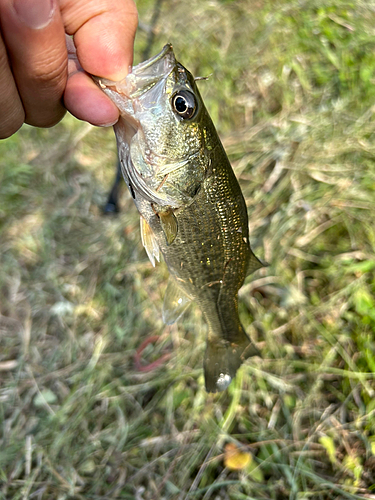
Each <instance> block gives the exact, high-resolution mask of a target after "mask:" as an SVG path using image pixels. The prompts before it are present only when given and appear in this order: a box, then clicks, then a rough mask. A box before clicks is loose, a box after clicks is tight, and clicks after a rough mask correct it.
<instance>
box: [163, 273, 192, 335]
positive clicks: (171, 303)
mask: <svg viewBox="0 0 375 500" xmlns="http://www.w3.org/2000/svg"><path fill="white" fill-rule="evenodd" d="M190 301H191V299H190V298H189V297H188V296H187V295H186V294H185V292H184V291H183V290H182V289H181V288H180V287H179V286H178V285H177V283H176V282H175V280H174V279H172V278H169V281H168V285H167V290H166V292H165V296H164V303H163V321H164V323H165V324H166V325H173V323H175V321H177V320H178V318H179V317H180V316H182V314H183V313H184V312H185V311H186V309H187V308H188V306H189V304H190Z"/></svg>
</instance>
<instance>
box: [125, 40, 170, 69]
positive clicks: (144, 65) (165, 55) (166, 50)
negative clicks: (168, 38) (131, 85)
mask: <svg viewBox="0 0 375 500" xmlns="http://www.w3.org/2000/svg"><path fill="white" fill-rule="evenodd" d="M164 59H165V61H164ZM161 62H162V63H163V64H165V63H172V65H174V64H175V63H176V59H175V56H174V53H173V47H172V44H171V43H167V44H166V45H164V47H163V48H162V50H161V52H159V54H156V56H154V57H151V59H147V61H143V62H141V63H140V64H137V66H134V67H133V69H132V71H131V73H132V74H134V73H136V74H140V73H143V72H145V71H146V70H148V69H150V68H151V67H152V66H154V68H153V71H155V70H156V69H159V66H161V64H160V63H161ZM160 69H162V68H160ZM163 73H164V71H159V72H158V74H159V76H160V74H163Z"/></svg>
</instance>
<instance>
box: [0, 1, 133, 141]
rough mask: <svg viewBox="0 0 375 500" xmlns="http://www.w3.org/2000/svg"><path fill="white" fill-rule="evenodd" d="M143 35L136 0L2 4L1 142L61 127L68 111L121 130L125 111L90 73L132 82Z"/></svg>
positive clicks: (0, 44) (0, 29)
mask: <svg viewBox="0 0 375 500" xmlns="http://www.w3.org/2000/svg"><path fill="white" fill-rule="evenodd" d="M136 28H137V11H136V7H135V4H134V2H133V0H116V1H113V0H0V34H1V38H0V139H4V138H6V137H9V136H11V135H12V134H14V133H15V132H16V131H17V130H18V129H19V128H20V127H21V126H22V124H23V123H28V124H30V125H34V126H37V127H50V126H53V125H55V124H56V123H57V122H58V121H60V120H61V118H62V117H63V116H64V114H65V108H66V109H68V110H69V111H70V112H71V113H72V114H73V115H74V116H76V117H77V118H79V119H81V120H86V121H88V122H90V123H92V124H94V125H103V126H104V125H111V124H113V123H115V122H116V121H117V119H118V117H119V113H118V109H117V108H116V106H115V105H114V104H113V103H112V102H111V101H110V100H109V99H108V98H107V96H105V94H104V93H103V92H102V91H101V90H100V89H99V88H98V87H97V86H96V85H95V83H94V82H93V81H92V79H91V78H90V76H89V75H88V74H87V73H91V74H94V75H97V76H101V77H103V78H109V79H111V80H120V79H122V78H124V77H125V76H126V74H127V73H128V70H129V67H130V66H131V65H132V61H133V43H134V36H135V31H136ZM69 35H73V40H74V43H73V40H72V38H71V37H70V36H69ZM85 71H86V72H87V73H85ZM64 105H65V107H64Z"/></svg>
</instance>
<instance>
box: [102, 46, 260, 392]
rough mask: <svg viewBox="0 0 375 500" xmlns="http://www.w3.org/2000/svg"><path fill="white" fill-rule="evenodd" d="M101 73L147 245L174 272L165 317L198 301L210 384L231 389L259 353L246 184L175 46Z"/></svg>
mask: <svg viewBox="0 0 375 500" xmlns="http://www.w3.org/2000/svg"><path fill="white" fill-rule="evenodd" d="M94 79H95V81H96V82H97V84H98V85H99V86H100V87H101V88H102V89H103V91H104V92H105V93H106V94H107V95H108V96H109V97H110V98H111V99H112V101H113V102H114V103H115V104H116V106H117V107H118V108H119V110H120V114H121V117H120V120H119V121H118V122H117V124H116V125H115V126H114V129H115V134H116V139H117V146H118V151H119V157H120V162H121V168H122V173H123V176H124V178H125V181H126V183H127V185H128V188H129V190H130V193H131V194H132V197H133V199H134V203H135V204H136V206H137V208H138V211H139V213H140V215H141V235H142V242H143V245H144V247H145V249H146V251H147V254H148V256H149V258H150V260H151V262H152V264H153V265H155V259H156V260H159V256H160V252H161V254H162V255H163V257H164V260H165V262H166V264H167V266H168V269H169V271H170V274H171V279H170V282H169V284H168V287H167V291H166V294H165V298H164V306H163V319H164V321H165V323H167V324H172V323H174V322H175V321H176V320H177V319H178V318H179V317H180V316H181V314H182V313H183V312H184V310H185V309H186V307H187V305H188V303H189V302H190V301H191V300H195V301H196V303H197V304H198V305H199V306H200V308H201V310H202V313H203V316H204V318H205V320H206V322H207V324H208V336H207V348H206V353H205V358H204V373H205V384H206V389H207V391H209V392H216V391H222V390H224V389H226V388H227V387H228V385H229V384H230V382H231V380H232V379H233V377H234V376H235V374H236V371H237V369H238V368H239V366H240V365H241V363H242V361H243V360H244V359H245V358H247V357H249V356H252V355H254V354H257V350H256V348H255V346H254V345H253V344H252V343H251V342H250V340H249V338H248V337H247V335H246V333H245V331H244V329H243V327H242V325H241V323H240V320H239V316H238V290H239V288H240V287H241V286H242V284H243V281H244V279H245V276H246V274H248V273H249V272H253V271H255V270H256V269H258V268H259V267H261V266H262V264H261V263H260V261H259V260H258V259H257V258H256V257H255V255H254V254H253V253H252V251H251V249H250V244H249V231H248V218H247V210H246V205H245V201H244V198H243V196H242V193H241V189H240V186H239V184H238V182H237V179H236V177H235V175H234V173H233V170H232V168H231V165H230V163H229V160H228V158H227V156H226V154H225V151H224V148H223V146H222V144H221V142H220V139H219V137H218V135H217V132H216V130H215V127H214V125H213V123H212V121H211V118H210V117H209V114H208V112H207V110H206V108H205V107H204V104H203V101H202V98H201V96H200V94H199V91H198V89H197V86H196V84H195V81H194V78H193V76H192V75H191V74H190V73H189V71H187V69H186V68H184V67H183V66H182V65H181V64H180V63H178V62H177V61H176V59H175V56H174V53H173V49H172V46H171V45H166V46H165V47H164V48H163V50H162V51H161V52H160V54H158V55H157V56H155V57H153V58H151V59H149V60H148V61H145V62H143V63H141V64H138V65H137V66H135V67H133V69H132V72H131V73H129V74H128V76H127V77H126V78H125V79H124V80H121V81H119V82H113V81H109V80H104V79H100V78H94Z"/></svg>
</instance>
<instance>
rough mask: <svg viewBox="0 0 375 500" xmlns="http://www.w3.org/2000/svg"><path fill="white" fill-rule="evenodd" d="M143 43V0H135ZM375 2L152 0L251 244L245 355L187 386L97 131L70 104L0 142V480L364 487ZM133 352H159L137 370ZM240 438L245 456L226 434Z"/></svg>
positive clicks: (175, 494)
mask: <svg viewBox="0 0 375 500" xmlns="http://www.w3.org/2000/svg"><path fill="white" fill-rule="evenodd" d="M138 7H139V10H140V18H141V20H142V24H141V27H142V28H143V29H141V30H140V31H139V33H138V37H137V41H136V58H135V60H136V62H139V61H140V60H141V59H142V52H143V50H144V48H145V46H146V43H147V42H146V40H147V32H146V31H145V29H144V28H145V27H147V26H149V24H150V22H151V18H152V13H153V8H154V7H153V2H151V1H146V0H142V1H140V2H139V4H138ZM373 11H374V4H373V2H361V1H359V0H355V1H351V2H349V1H348V2H346V1H343V0H336V1H333V0H332V1H321V0H320V1H317V0H316V1H314V0H313V1H309V2H303V1H302V2H301V1H297V0H290V1H287V0H280V1H278V2H275V1H267V0H257V1H254V2H248V1H245V0H242V1H241V0H239V1H230V0H221V1H219V0H213V1H211V2H201V1H198V0H192V1H190V2H183V1H181V0H175V1H172V0H165V2H164V3H163V4H162V10H161V15H160V18H159V21H158V25H157V27H156V35H155V40H154V44H153V50H152V53H156V52H158V51H159V50H160V48H161V47H162V45H163V44H164V43H166V42H168V41H170V42H172V43H173V45H174V47H175V52H176V54H177V56H178V58H179V59H180V60H181V62H182V63H183V64H184V65H186V66H187V67H188V68H189V69H190V70H191V71H192V72H193V73H194V74H195V75H197V76H207V75H211V76H210V78H209V80H208V81H203V82H201V83H200V88H201V90H202V94H203V97H204V99H205V102H206V105H207V107H208V109H209V110H210V112H211V114H212V117H213V119H214V121H215V123H216V125H217V128H218V131H219V132H220V135H221V137H222V139H223V142H224V145H225V147H226V149H227V152H228V154H229V157H230V160H231V162H232V165H233V167H234V169H235V172H236V174H237V176H238V178H239V180H240V183H241V187H242V189H243V192H244V195H245V198H246V201H247V204H248V209H249V218H250V229H251V242H252V247H253V249H254V251H255V253H256V254H257V255H258V256H259V257H261V258H263V259H264V260H266V261H267V262H268V263H269V266H268V267H266V268H263V269H262V270H260V271H258V272H257V273H256V274H255V275H254V276H251V277H249V278H247V280H246V283H245V285H244V287H243V288H242V289H241V291H240V315H241V321H242V322H243V324H244V326H245V328H246V330H247V332H248V333H249V335H250V336H251V337H252V338H253V340H254V341H255V342H256V343H257V345H258V347H259V349H260V350H261V353H262V358H253V359H249V360H248V361H247V362H246V363H245V365H244V366H243V367H242V368H241V370H240V371H239V373H238V376H237V377H236V380H235V382H234V383H233V384H232V385H231V386H230V388H229V390H228V391H227V392H226V393H224V394H219V395H208V394H206V393H205V391H204V388H203V385H204V384H203V374H202V360H203V353H204V349H205V334H206V326H205V324H204V322H203V320H202V317H201V313H200V311H199V310H198V309H197V308H194V307H193V308H191V309H190V310H188V312H187V313H186V315H185V316H184V318H183V320H181V321H180V322H179V323H178V324H177V325H173V326H170V327H166V326H164V325H163V323H162V320H161V305H162V298H163V293H164V291H165V288H166V282H167V275H168V273H167V271H166V269H165V266H164V265H159V266H157V268H156V269H153V268H152V266H151V264H150V263H149V261H148V259H147V256H146V254H145V252H144V250H143V248H142V246H141V242H140V234H139V222H138V219H139V217H138V214H137V212H136V209H135V207H134V205H133V203H132V200H131V198H130V196H129V195H128V194H127V193H126V192H125V190H124V194H123V197H122V200H121V204H122V210H121V214H120V215H119V217H117V218H108V217H104V216H103V215H102V214H101V210H100V207H101V205H102V204H103V203H104V201H105V198H106V195H107V191H108V189H109V186H110V183H111V180H112V177H113V176H114V172H115V167H114V165H115V161H116V151H115V141H114V136H113V132H112V131H111V130H103V129H94V128H93V127H90V126H88V125H86V124H83V123H81V122H78V121H77V120H75V119H73V118H72V117H71V116H67V117H66V118H65V119H64V120H63V121H62V123H60V124H59V125H58V126H56V127H54V128H53V129H49V130H38V129H33V128H31V127H27V126H24V127H23V128H22V130H21V131H20V132H19V133H18V134H16V135H15V136H13V137H12V138H10V139H8V140H5V141H2V142H1V143H0V498H2V499H6V500H8V499H12V500H13V499H14V500H18V499H20V500H23V499H34V498H35V499H38V500H39V499H42V500H44V499H46V500H49V499H57V500H65V499H90V500H99V499H115V498H118V499H136V500H149V499H159V498H160V499H178V500H183V499H187V500H188V499H202V500H203V499H204V500H207V499H212V500H213V499H217V500H227V499H230V500H243V499H248V498H249V499H257V500H258V499H259V500H260V499H275V500H282V499H293V500H302V499H303V500H305V499H306V500H307V499H314V500H315V499H321V500H325V499H337V498H340V499H341V498H342V499H344V498H346V499H354V498H375V338H374V332H375V298H374V297H375V294H374V292H375V254H374V247H375V224H374V222H375V216H374V214H375V142H374V137H375V120H374V104H373V102H374V98H375V55H374V54H375V52H374V35H375V30H374V21H373ZM150 336H159V337H160V340H159V341H158V342H156V343H154V344H152V345H149V346H148V347H147V348H146V349H145V351H144V352H143V357H144V360H143V362H144V363H146V362H152V361H154V360H155V359H157V358H159V357H160V356H161V355H163V354H165V353H169V358H168V360H167V361H166V362H165V363H164V364H163V365H162V366H161V367H159V368H158V369H156V370H155V371H153V372H144V371H139V370H138V369H137V366H136V364H135V356H136V353H137V350H138V348H139V346H140V345H141V344H142V342H143V341H144V340H146V339H147V338H149V337H150ZM228 443H234V444H236V445H237V446H239V447H242V448H243V449H245V450H246V451H248V452H250V453H251V455H252V461H251V463H250V465H249V466H247V467H246V468H245V469H243V470H240V471H235V470H230V469H229V468H227V467H225V465H224V450H225V445H226V444H228Z"/></svg>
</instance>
